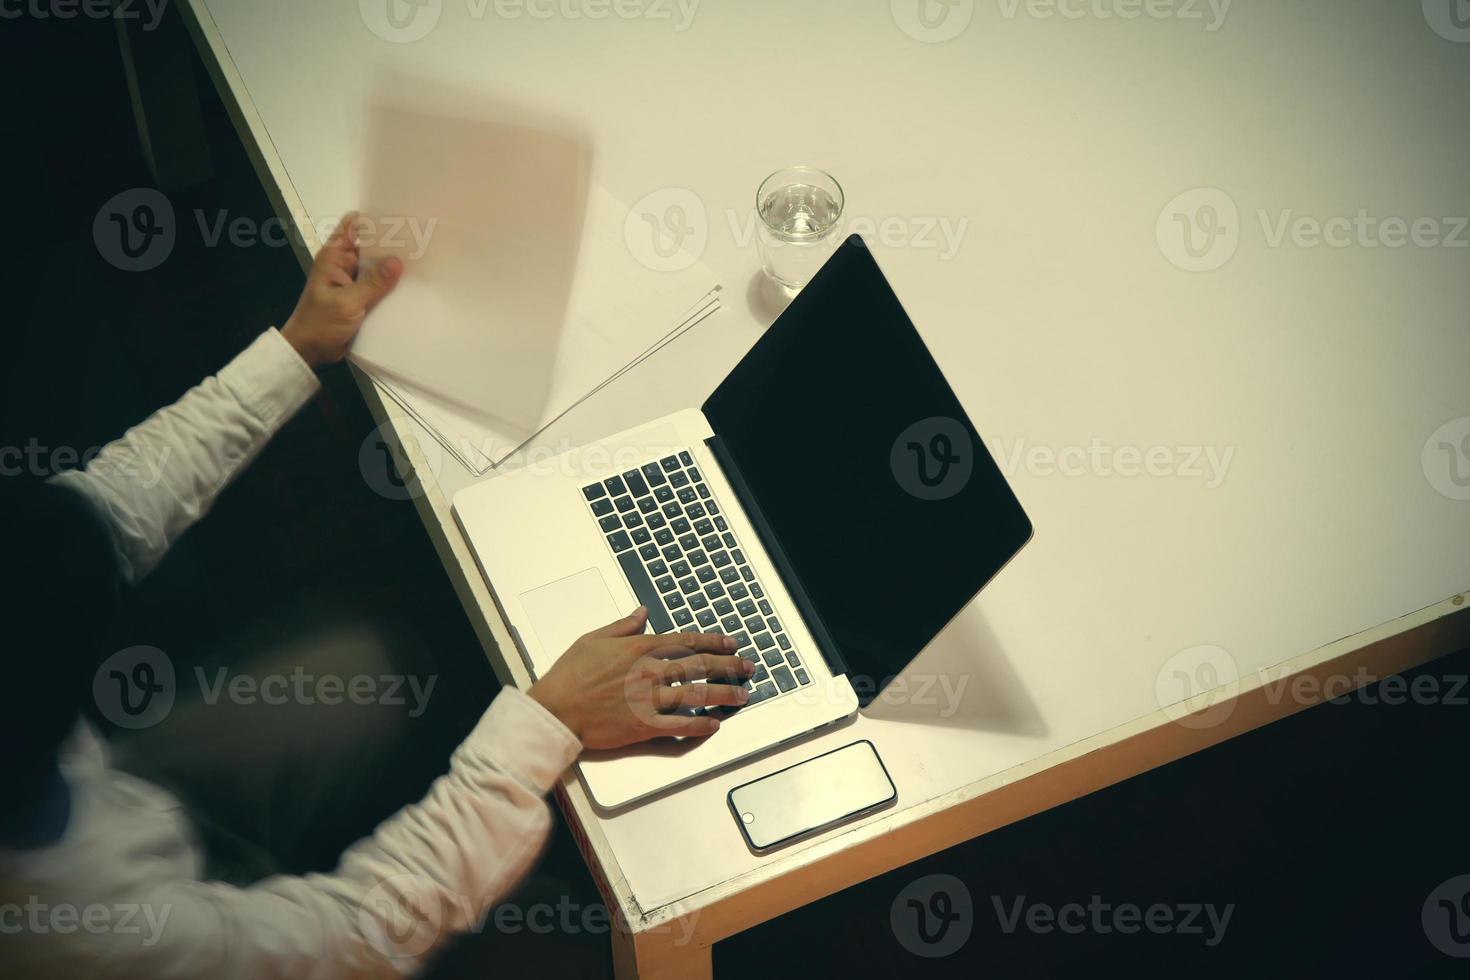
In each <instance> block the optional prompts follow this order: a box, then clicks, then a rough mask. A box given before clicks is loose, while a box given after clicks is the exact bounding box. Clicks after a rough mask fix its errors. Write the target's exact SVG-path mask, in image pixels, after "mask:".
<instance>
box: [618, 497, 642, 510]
mask: <svg viewBox="0 0 1470 980" xmlns="http://www.w3.org/2000/svg"><path fill="white" fill-rule="evenodd" d="M616 503H617V505H618V510H619V511H620V512H621V513H624V514H626V513H627V512H628V511H630V510H633V509H634V508H636V507H637V506H638V505H637V504H635V503H633V498H632V497H628V496H623V497H619V498H618V499H617V501H616Z"/></svg>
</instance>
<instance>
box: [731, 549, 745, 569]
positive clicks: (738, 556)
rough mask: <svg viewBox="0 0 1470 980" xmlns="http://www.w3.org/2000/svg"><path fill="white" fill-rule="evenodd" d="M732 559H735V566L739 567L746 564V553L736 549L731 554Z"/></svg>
mask: <svg viewBox="0 0 1470 980" xmlns="http://www.w3.org/2000/svg"><path fill="white" fill-rule="evenodd" d="M730 557H731V558H734V559H735V564H737V565H744V564H745V552H743V551H741V550H740V549H739V548H736V549H735V550H734V551H732V552H730Z"/></svg>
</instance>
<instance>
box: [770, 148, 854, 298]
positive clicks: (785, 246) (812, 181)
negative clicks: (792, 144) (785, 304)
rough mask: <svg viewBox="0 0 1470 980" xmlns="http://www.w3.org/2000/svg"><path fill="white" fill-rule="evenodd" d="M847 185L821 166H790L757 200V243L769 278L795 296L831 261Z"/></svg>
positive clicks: (772, 181)
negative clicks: (844, 189)
mask: <svg viewBox="0 0 1470 980" xmlns="http://www.w3.org/2000/svg"><path fill="white" fill-rule="evenodd" d="M845 203H846V201H845V198H844V196H843V193H842V185H840V184H838V183H837V181H836V180H835V179H833V177H832V175H831V174H829V173H826V172H824V171H821V170H817V169H816V168H815V167H789V168H787V169H785V170H778V171H776V172H775V173H773V174H771V176H769V177H767V178H766V179H765V182H764V183H762V184H761V186H760V190H758V191H757V192H756V195H755V206H756V214H757V215H758V216H759V218H760V224H759V225H758V226H757V229H756V234H757V241H758V242H759V244H760V252H761V264H762V265H763V266H764V267H765V270H766V275H768V276H770V277H771V278H772V279H774V280H775V281H776V282H777V283H778V284H780V285H781V286H782V287H783V288H784V289H785V290H786V291H787V292H788V293H792V294H795V293H796V292H797V291H798V290H800V289H801V287H803V286H805V285H806V284H807V283H808V282H810V281H811V278H812V276H814V275H816V274H817V270H818V269H820V268H821V267H822V265H823V263H825V262H826V261H827V259H828V257H829V256H831V254H832V251H833V249H834V248H835V247H836V246H837V242H838V239H839V237H840V236H839V235H838V231H839V229H840V228H841V225H842V208H843V205H844V204H845Z"/></svg>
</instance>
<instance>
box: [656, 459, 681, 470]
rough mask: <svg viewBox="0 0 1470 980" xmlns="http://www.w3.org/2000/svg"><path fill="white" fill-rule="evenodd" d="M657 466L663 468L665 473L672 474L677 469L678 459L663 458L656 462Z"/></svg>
mask: <svg viewBox="0 0 1470 980" xmlns="http://www.w3.org/2000/svg"><path fill="white" fill-rule="evenodd" d="M658 465H660V466H662V467H663V468H664V472H665V473H672V472H674V471H675V470H677V469H678V468H679V457H677V456H665V457H664V458H663V459H661V460H659V461H658Z"/></svg>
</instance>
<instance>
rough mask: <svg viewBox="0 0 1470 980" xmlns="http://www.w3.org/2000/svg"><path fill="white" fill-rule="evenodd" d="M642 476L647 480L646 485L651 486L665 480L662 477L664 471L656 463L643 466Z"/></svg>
mask: <svg viewBox="0 0 1470 980" xmlns="http://www.w3.org/2000/svg"><path fill="white" fill-rule="evenodd" d="M643 478H644V479H645V480H647V481H648V485H649V486H651V487H656V486H658V485H659V484H661V483H664V482H666V481H665V479H664V471H663V470H661V469H659V465H658V464H657V463H649V464H648V465H647V466H645V467H643Z"/></svg>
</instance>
